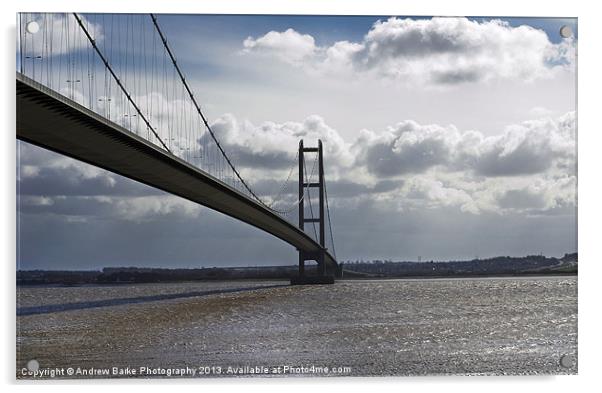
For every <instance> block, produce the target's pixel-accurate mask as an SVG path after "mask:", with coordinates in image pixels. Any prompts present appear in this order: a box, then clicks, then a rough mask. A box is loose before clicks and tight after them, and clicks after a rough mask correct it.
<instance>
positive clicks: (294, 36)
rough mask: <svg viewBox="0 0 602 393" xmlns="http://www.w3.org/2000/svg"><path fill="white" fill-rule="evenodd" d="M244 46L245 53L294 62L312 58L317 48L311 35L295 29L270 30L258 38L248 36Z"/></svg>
mask: <svg viewBox="0 0 602 393" xmlns="http://www.w3.org/2000/svg"><path fill="white" fill-rule="evenodd" d="M243 46H244V49H243V53H250V52H254V53H260V54H265V55H271V56H276V57H277V58H279V59H280V60H282V61H285V62H288V63H292V64H298V63H299V62H301V61H302V60H304V59H306V58H310V57H311V56H313V55H314V52H315V51H316V49H317V48H316V45H315V42H314V38H313V37H312V36H311V35H308V34H299V33H298V32H296V31H295V30H293V29H288V30H286V31H284V32H277V31H270V32H269V33H267V34H265V35H264V36H262V37H259V38H257V39H254V38H253V37H248V38H247V39H246V40H245V41H244V42H243Z"/></svg>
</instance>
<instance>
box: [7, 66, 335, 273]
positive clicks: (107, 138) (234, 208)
mask: <svg viewBox="0 0 602 393" xmlns="http://www.w3.org/2000/svg"><path fill="white" fill-rule="evenodd" d="M16 84H17V86H16V87H17V88H16V91H17V95H16V96H17V102H16V105H17V138H18V139H20V140H23V141H26V142H28V143H32V144H34V145H37V146H41V147H43V148H46V149H49V150H52V151H55V152H57V153H60V154H64V155H66V156H69V157H71V158H75V159H77V160H80V161H83V162H86V163H88V164H92V165H95V166H97V167H100V168H103V169H106V170H108V171H111V172H114V173H117V174H119V175H122V176H125V177H127V178H130V179H133V180H136V181H138V182H140V183H144V184H146V185H149V186H151V187H155V188H158V189H161V190H163V191H165V192H168V193H171V194H174V195H177V196H179V197H182V198H185V199H187V200H190V201H193V202H196V203H198V204H201V205H203V206H206V207H208V208H211V209H213V210H216V211H219V212H221V213H223V214H226V215H228V216H230V217H233V218H235V219H237V220H240V221H243V222H245V223H248V224H250V225H253V226H255V227H257V228H259V229H261V230H263V231H266V232H268V233H270V234H272V235H274V236H276V237H277V238H279V239H282V240H283V241H285V242H287V243H289V244H290V245H292V246H294V247H295V248H296V249H297V250H299V252H300V253H303V255H305V256H307V257H306V259H313V260H316V261H319V260H320V259H321V258H322V257H323V261H324V268H325V269H326V270H327V271H330V272H335V271H336V268H337V262H336V260H335V258H334V257H333V256H332V255H331V254H330V252H329V251H328V250H326V249H324V247H323V246H321V245H320V244H319V243H318V242H316V241H315V240H314V239H312V238H311V237H310V236H309V235H308V234H306V233H305V232H304V231H303V230H302V229H300V228H298V227H296V226H295V225H293V224H292V223H291V222H289V221H287V220H285V219H284V218H282V217H280V216H279V215H277V214H276V213H274V212H273V211H271V210H269V209H268V208H267V207H265V206H263V205H261V204H260V203H258V202H257V201H256V200H254V199H252V198H250V197H249V196H247V195H245V194H243V193H242V192H240V191H239V190H237V189H235V188H233V187H231V186H230V185H228V184H226V183H224V182H223V181H221V180H219V179H217V178H215V177H214V176H212V175H211V174H209V173H207V172H205V171H203V170H201V169H199V168H198V167H196V166H194V165H191V164H190V163H188V162H186V161H184V160H183V159H181V158H179V157H177V156H175V155H173V154H171V153H170V152H168V151H166V150H164V149H161V148H160V147H159V146H157V145H156V144H153V143H151V142H149V141H147V140H146V139H144V138H142V137H140V136H139V135H137V134H135V133H133V132H131V131H129V130H127V129H125V128H124V127H122V126H120V125H118V124H116V123H114V122H112V121H110V120H108V119H106V118H105V117H103V116H101V115H99V114H97V113H95V112H93V111H91V110H90V109H88V108H86V107H84V106H82V105H80V104H78V103H77V102H75V101H73V100H71V99H69V98H67V97H65V96H63V95H61V94H59V93H57V92H56V91H54V90H52V89H50V88H48V87H46V86H44V85H43V84H41V83H38V82H36V81H34V80H33V79H31V78H29V77H27V76H25V75H23V74H21V73H19V72H17V76H16Z"/></svg>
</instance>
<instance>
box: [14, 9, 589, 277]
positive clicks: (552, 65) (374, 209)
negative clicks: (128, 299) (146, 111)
mask: <svg viewBox="0 0 602 393" xmlns="http://www.w3.org/2000/svg"><path fill="white" fill-rule="evenodd" d="M159 21H160V23H161V24H162V26H163V27H164V30H165V33H166V35H167V37H168V39H169V42H170V45H171V46H172V48H173V49H174V52H175V54H176V57H177V58H178V61H179V63H180V65H181V67H182V68H183V69H184V71H185V73H186V74H187V78H188V80H189V82H190V83H191V85H192V86H193V88H194V91H195V94H196V96H197V99H198V100H200V102H201V103H202V104H203V107H204V110H205V112H206V114H207V116H208V117H209V120H210V122H211V123H212V126H213V129H214V131H215V132H216V134H217V136H218V138H219V139H220V140H221V141H223V143H224V145H225V148H226V151H232V152H234V154H236V156H237V158H238V160H237V162H238V165H239V166H240V167H241V169H242V171H243V174H244V175H245V177H246V178H247V179H249V182H250V183H251V184H253V185H254V186H255V187H256V188H258V189H259V190H260V191H262V192H265V193H266V195H269V191H268V190H273V189H274V187H275V185H276V184H278V182H279V181H280V180H282V178H283V177H286V170H287V168H288V165H290V162H291V160H293V159H294V157H295V153H296V150H295V149H296V146H297V144H298V140H299V139H300V138H304V139H305V140H306V143H308V144H314V143H315V141H316V140H317V139H318V138H321V139H322V140H323V141H324V143H325V149H326V152H325V161H326V176H327V179H328V184H329V190H328V192H329V199H330V203H331V208H332V213H333V225H334V235H335V241H336V245H337V255H338V257H339V259H340V260H347V259H350V260H356V259H377V258H378V259H385V258H386V259H394V260H416V259H417V258H418V256H421V257H422V260H431V259H434V260H449V259H463V258H474V257H475V256H479V257H487V256H496V255H526V254H534V253H535V254H539V253H543V254H545V255H554V256H560V255H562V254H564V253H565V252H574V251H576V248H577V226H576V197H577V195H576V192H577V173H576V169H577V162H576V113H575V109H576V95H575V93H576V91H575V90H576V84H575V77H576V75H575V69H576V46H577V39H576V37H571V38H564V39H563V38H562V37H560V35H559V30H560V27H561V26H563V25H569V26H571V27H572V30H573V31H574V32H576V31H577V26H576V25H575V23H576V22H575V20H561V19H520V18H519V19H517V18H513V19H498V18H416V17H404V16H398V17H389V16H381V17H334V16H329V17H308V16H295V17H292V16H290V17H289V16H190V15H187V16H177V15H169V16H168V15H162V16H159ZM98 34H99V35H100V34H102V31H99V32H98ZM17 149H18V156H19V162H18V168H17V169H18V177H17V181H18V192H19V206H18V209H19V215H18V218H19V236H18V242H19V245H18V259H19V265H18V267H19V268H22V269H31V268H47V269H48V268H51V269H61V268H68V269H84V268H86V269H88V268H98V267H102V266H123V265H136V266H167V267H194V266H230V265H242V266H246V265H269V264H289V263H290V264H292V263H295V262H296V258H297V257H296V253H295V251H294V249H293V248H292V247H291V246H289V245H287V244H284V243H283V242H281V241H280V240H278V239H275V238H273V237H271V236H270V235H267V234H264V233H262V232H259V231H258V230H256V229H255V228H252V227H250V226H248V225H246V224H242V223H239V222H237V221H235V220H233V219H230V218H228V217H225V216H223V215H220V214H218V213H215V212H213V211H211V210H208V209H206V208H203V207H200V206H197V205H195V204H192V203H190V202H187V201H184V200H182V199H180V198H176V197H174V196H171V195H168V194H165V193H162V192H160V191H157V190H154V189H152V188H149V187H147V186H143V185H141V184H138V183H136V182H133V181H130V180H128V179H125V178H122V177H119V176H117V175H115V174H112V173H109V172H106V171H102V170H100V169H97V168H95V167H91V166H88V165H85V164H82V163H80V162H77V161H74V160H71V159H68V158H65V157H62V156H60V155H57V154H54V153H50V152H48V151H45V150H43V149H40V148H37V147H34V146H32V145H29V144H26V143H22V142H18V145H17ZM276 187H277V186H276ZM293 191H294V190H293Z"/></svg>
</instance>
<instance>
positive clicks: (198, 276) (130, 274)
mask: <svg viewBox="0 0 602 393" xmlns="http://www.w3.org/2000/svg"><path fill="white" fill-rule="evenodd" d="M577 260H578V257H577V253H573V254H565V255H564V256H563V257H561V258H554V257H552V258H549V257H545V256H541V255H529V256H526V257H495V258H488V259H473V260H470V261H448V262H434V261H430V262H393V261H381V260H375V261H347V262H342V265H343V278H346V279H362V278H371V279H374V278H422V277H424V278H433V277H483V276H489V277H491V276H523V275H547V274H552V275H553V274H577V270H578V263H577ZM306 272H307V274H314V272H315V266H308V267H307V268H306ZM295 275H297V266H293V265H290V266H256V267H219V268H218V267H210V268H199V269H163V268H140V267H107V268H104V269H102V270H100V271H76V270H65V271H58V270H19V271H17V285H84V284H117V283H157V282H181V281H201V280H251V279H253V280H256V279H290V278H291V277H294V276H295Z"/></svg>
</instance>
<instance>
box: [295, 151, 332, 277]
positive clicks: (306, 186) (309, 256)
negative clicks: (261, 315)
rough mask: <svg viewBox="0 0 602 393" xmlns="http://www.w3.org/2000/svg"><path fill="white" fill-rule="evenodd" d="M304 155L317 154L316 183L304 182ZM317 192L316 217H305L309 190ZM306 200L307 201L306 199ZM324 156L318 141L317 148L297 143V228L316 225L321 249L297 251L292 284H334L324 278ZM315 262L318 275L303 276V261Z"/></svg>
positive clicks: (308, 201) (302, 228)
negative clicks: (311, 251)
mask: <svg viewBox="0 0 602 393" xmlns="http://www.w3.org/2000/svg"><path fill="white" fill-rule="evenodd" d="M305 153H314V154H317V155H318V157H317V160H318V182H317V183H315V182H311V179H309V181H310V182H309V183H308V182H306V181H305V169H306V168H305ZM312 188H315V189H317V190H318V215H319V216H318V217H310V218H306V217H305V203H306V202H307V203H311V201H310V200H309V192H307V195H306V190H307V191H309V190H310V189H312ZM306 198H307V199H306ZM324 218H325V217H324V156H323V152H322V141H321V140H318V147H305V146H304V145H303V140H301V141H300V142H299V228H300V229H301V230H305V223H311V224H314V223H317V224H318V225H319V227H320V232H319V239H318V240H319V243H320V246H321V247H322V249H321V250H320V251H318V252H315V253H308V252H305V251H302V250H299V277H298V279H293V280H292V281H291V282H292V283H293V284H330V283H332V282H334V277H332V276H326V269H325V263H324V253H325V252H326V235H325V230H326V227H325V222H324ZM309 260H312V261H316V262H317V263H318V275H317V276H307V275H306V274H305V261H309Z"/></svg>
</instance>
